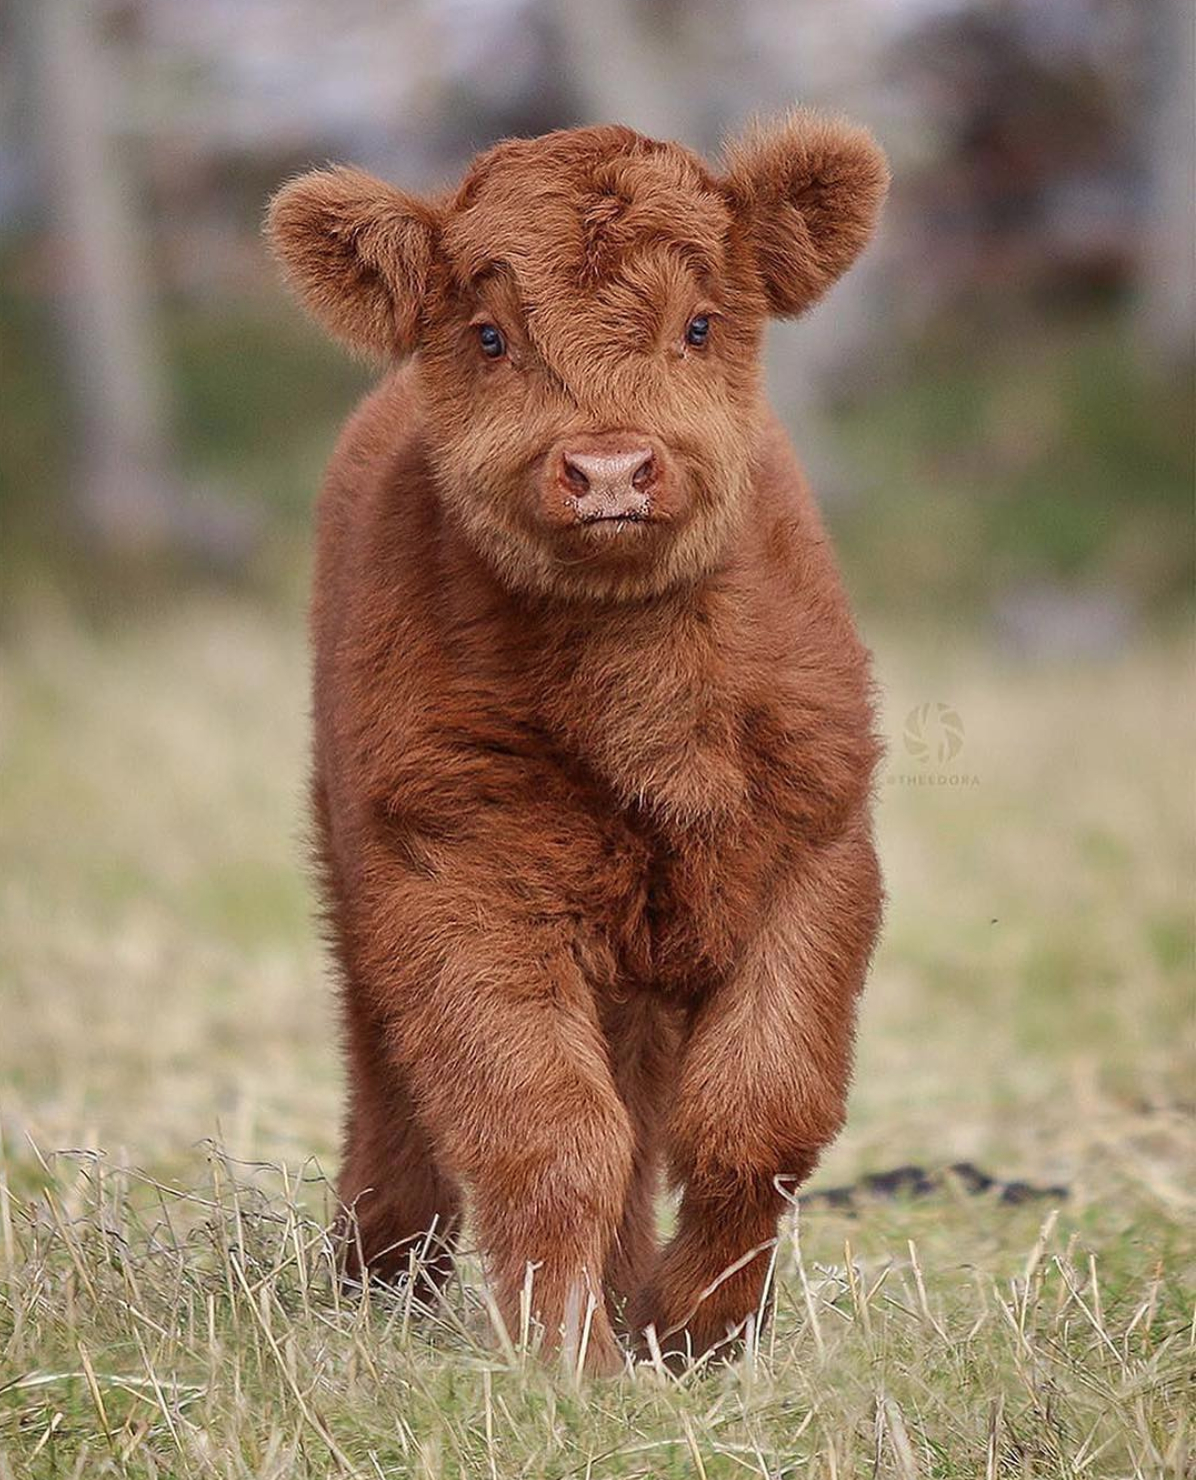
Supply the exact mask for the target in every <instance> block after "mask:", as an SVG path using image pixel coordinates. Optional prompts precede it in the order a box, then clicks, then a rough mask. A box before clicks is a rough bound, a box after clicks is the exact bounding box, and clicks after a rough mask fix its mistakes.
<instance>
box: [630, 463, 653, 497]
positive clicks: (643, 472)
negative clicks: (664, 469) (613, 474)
mask: <svg viewBox="0 0 1196 1480" xmlns="http://www.w3.org/2000/svg"><path fill="white" fill-rule="evenodd" d="M655 481H656V459H655V458H653V457H646V458H645V459H644V460H643V462H642V463H640V465H639V467H638V468H636V470H635V472H634V473H633V474H632V476H631V486H632V488H634V489H635V490H636V492H637V493H643V491H644V489H646V488H649V487H651V485H652V484H653V483H655Z"/></svg>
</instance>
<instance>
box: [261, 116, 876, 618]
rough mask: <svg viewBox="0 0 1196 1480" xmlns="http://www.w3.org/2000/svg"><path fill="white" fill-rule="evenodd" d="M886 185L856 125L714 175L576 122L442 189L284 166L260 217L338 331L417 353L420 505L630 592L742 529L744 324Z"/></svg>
mask: <svg viewBox="0 0 1196 1480" xmlns="http://www.w3.org/2000/svg"><path fill="white" fill-rule="evenodd" d="M886 179H887V175H886V170H885V165H884V160H883V156H882V155H881V154H880V151H879V150H878V148H877V147H876V145H875V144H874V143H873V142H872V140H871V139H870V137H869V136H868V135H867V134H866V133H864V132H863V131H862V130H859V129H855V128H852V127H850V126H848V125H845V124H841V123H837V122H830V121H827V120H824V119H820V118H818V117H816V116H814V115H810V114H806V113H795V114H792V115H790V116H789V117H787V118H785V119H784V120H782V121H780V122H779V123H777V124H775V125H772V126H768V127H760V128H757V129H755V130H754V131H752V132H751V133H750V134H749V135H748V136H747V137H746V138H745V139H743V140H742V141H740V142H739V143H737V144H735V145H732V146H731V147H730V149H729V150H728V154H727V160H726V164H725V168H724V169H723V170H722V171H721V172H715V171H713V170H711V169H710V168H709V167H708V166H707V165H706V164H704V163H703V161H702V160H700V159H699V158H698V157H697V156H696V155H694V154H692V153H690V152H689V151H688V150H686V149H684V148H682V147H681V146H680V145H677V144H660V143H656V142H654V141H652V140H649V139H645V138H643V137H642V136H640V135H638V134H636V133H633V132H632V131H631V130H630V129H625V128H619V127H613V126H611V127H599V128H587V129H576V130H569V131H562V132H560V133H555V134H549V135H546V136H545V137H543V138H539V139H530V140H510V141H507V142H505V143H502V144H499V145H497V146H496V147H495V148H493V149H491V150H490V151H489V152H488V153H486V154H483V155H481V156H480V157H479V158H478V159H477V160H476V161H475V162H474V164H473V166H472V168H471V169H470V170H469V172H468V174H467V175H466V177H465V180H464V181H463V183H462V184H461V186H460V188H459V189H458V190H457V191H455V192H454V193H452V194H450V195H446V196H444V197H442V198H439V199H419V198H416V197H414V196H410V195H407V194H405V193H403V192H401V191H399V190H396V189H394V188H392V187H391V186H388V185H385V184H383V183H382V182H381V181H378V180H374V179H372V178H370V177H369V176H367V175H363V174H361V173H360V172H358V171H354V170H347V169H336V170H330V171H321V172H317V173H314V174H310V175H305V176H303V177H301V178H300V179H298V180H295V181H293V182H292V183H291V184H289V185H288V186H286V187H285V188H284V189H283V190H282V191H281V192H280V193H279V194H278V195H277V196H276V197H275V199H274V201H273V203H272V205H271V210H270V219H269V231H270V235H271V239H272V241H273V244H274V247H275V250H276V252H277V253H278V255H279V257H280V259H281V261H282V263H283V267H284V270H285V272H286V273H287V275H288V277H289V278H290V280H291V282H292V284H293V285H294V286H295V288H296V290H297V291H298V293H299V295H300V296H301V298H302V299H303V300H304V302H305V303H306V305H307V306H308V308H309V309H310V310H311V311H312V312H313V313H314V315H315V316H316V317H317V319H319V320H320V321H321V322H322V323H323V324H324V325H325V326H326V327H327V328H328V329H329V330H330V331H331V332H332V333H333V334H334V335H336V336H337V337H338V338H340V339H342V340H344V341H345V342H346V343H348V344H349V345H350V346H351V347H352V348H354V349H357V350H360V351H365V352H368V353H371V354H375V355H379V356H384V357H388V358H392V359H399V358H403V357H405V356H408V355H411V354H415V355H416V357H417V379H418V394H419V397H420V402H421V417H422V424H423V426H424V429H425V435H426V437H427V439H428V442H429V454H430V462H431V466H432V468H433V471H434V473H435V476H436V480H437V487H438V490H439V493H440V496H441V498H442V499H443V501H444V503H445V505H446V507H447V508H448V510H449V511H450V512H451V514H452V515H453V516H454V517H455V518H456V519H457V521H458V522H459V524H460V526H461V528H462V529H463V530H464V531H465V533H466V535H467V537H468V538H469V539H470V540H471V542H472V543H473V545H474V546H475V548H476V549H477V550H478V552H479V553H480V554H481V555H482V556H483V557H484V558H485V559H487V560H488V561H489V562H490V563H491V565H492V566H493V567H494V568H495V569H496V570H497V572H498V574H499V576H500V577H501V578H502V579H503V580H504V581H505V582H506V583H507V584H508V585H510V586H513V587H516V588H522V589H533V590H537V591H540V592H548V593H554V594H557V595H561V596H565V597H590V598H593V597H598V598H603V599H609V598H614V597H634V596H643V595H646V594H651V593H653V592H659V591H661V590H664V589H667V588H668V587H669V586H672V585H675V584H677V583H680V582H684V581H686V580H692V579H694V578H695V577H696V576H698V575H700V574H701V573H703V572H704V571H708V570H710V569H712V568H713V567H714V566H715V565H716V564H717V562H718V560H719V558H720V553H721V552H722V551H723V550H724V549H725V547H726V543H727V540H728V537H729V536H730V534H731V532H732V531H733V530H734V528H735V526H736V524H737V522H738V521H740V520H742V519H744V518H749V517H750V512H751V511H750V500H749V496H748V490H749V488H750V477H751V459H752V448H753V445H754V434H755V429H756V425H757V418H758V414H759V407H760V387H759V360H760V343H761V335H762V330H763V325H764V321H765V319H766V318H767V317H768V315H769V314H776V315H792V314H797V313H800V312H801V311H802V310H803V309H805V308H806V307H808V306H809V304H811V303H812V302H813V301H814V300H815V299H816V298H818V297H819V296H820V295H821V294H822V293H823V292H824V291H825V290H826V289H827V288H828V287H829V286H830V284H831V283H833V282H834V280H835V279H836V278H837V277H838V276H839V274H840V273H842V272H843V271H844V270H845V269H846V268H847V267H848V266H849V265H850V263H851V262H852V261H853V260H854V258H855V257H856V255H857V254H858V252H859V251H860V250H861V248H862V247H863V245H864V243H865V242H866V241H867V239H868V236H869V235H870V234H871V230H872V227H873V224H874V221H875V218H876V214H877V211H878V209H879V205H880V201H881V198H882V196H883V193H884V189H885V184H886Z"/></svg>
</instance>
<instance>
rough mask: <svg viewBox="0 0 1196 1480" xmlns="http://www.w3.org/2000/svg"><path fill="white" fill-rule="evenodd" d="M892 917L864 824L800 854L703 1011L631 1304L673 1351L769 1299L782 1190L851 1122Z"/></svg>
mask: <svg viewBox="0 0 1196 1480" xmlns="http://www.w3.org/2000/svg"><path fill="white" fill-rule="evenodd" d="M879 913H880V883H879V876H878V873H877V868H876V862H875V856H874V854H873V850H872V845H871V841H870V839H869V837H868V836H867V834H866V832H865V831H864V830H863V827H862V825H861V828H860V830H859V831H858V832H856V833H852V834H850V835H848V836H846V837H844V838H842V839H840V840H839V841H838V842H835V843H833V844H830V845H824V846H822V847H820V848H818V849H817V850H811V852H810V854H809V856H808V857H806V858H804V859H802V860H801V862H800V864H799V865H796V866H795V868H794V870H793V873H792V876H791V877H790V878H789V879H788V881H787V883H786V886H785V887H784V889H782V890H781V891H780V892H779V897H778V899H777V902H776V906H775V908H774V911H773V912H772V914H771V917H770V920H769V922H768V923H767V924H766V925H765V926H764V928H763V929H762V930H761V932H760V934H759V936H758V937H757V939H756V940H755V941H754V942H753V944H752V946H751V948H750V950H749V951H748V953H747V955H746V957H745V960H744V962H743V964H742V967H741V969H740V971H739V972H738V973H737V974H736V976H735V977H734V978H733V979H731V980H729V981H727V982H726V983H724V984H723V985H722V986H721V987H720V988H719V989H718V990H717V991H716V992H715V994H714V995H713V996H712V997H711V998H710V999H709V1000H708V1001H707V1002H705V1003H704V1004H703V1006H702V1007H701V1009H700V1010H699V1011H698V1013H697V1014H696V1016H695V1019H694V1022H693V1024H692V1027H691V1029H690V1033H689V1037H688V1041H687V1043H686V1045H685V1048H684V1052H683V1059H682V1065H681V1075H680V1083H679V1088H678V1094H677V1099H676V1102H675V1104H674V1107H673V1111H672V1114H671V1117H670V1122H669V1129H668V1140H669V1149H670V1155H671V1161H672V1167H673V1173H674V1176H675V1178H676V1180H677V1181H678V1182H679V1183H680V1184H681V1185H682V1187H683V1189H684V1190H683V1193H682V1199H681V1206H680V1209H679V1213H678V1223H677V1231H676V1234H675V1235H674V1237H673V1239H672V1240H671V1242H670V1243H669V1244H668V1246H667V1247H666V1248H665V1249H664V1250H663V1251H662V1253H661V1255H660V1257H659V1259H658V1260H657V1263H656V1265H655V1267H654V1269H653V1271H652V1274H651V1275H650V1277H649V1279H648V1282H647V1284H646V1286H645V1288H644V1289H643V1290H642V1291H641V1292H640V1295H639V1297H638V1299H637V1301H636V1302H635V1306H634V1315H635V1327H636V1329H637V1330H638V1331H640V1332H641V1333H642V1332H644V1331H645V1329H646V1328H647V1327H648V1326H649V1325H652V1326H654V1327H655V1332H656V1339H657V1340H658V1341H659V1343H660V1347H661V1350H662V1351H663V1352H664V1353H665V1355H666V1357H667V1358H669V1359H670V1360H671V1361H673V1362H674V1363H684V1361H686V1360H688V1359H691V1358H693V1357H696V1356H699V1355H701V1354H702V1353H704V1352H706V1351H709V1350H711V1349H712V1348H716V1347H720V1346H722V1345H724V1344H733V1342H734V1339H735V1337H736V1336H737V1335H739V1334H741V1332H742V1330H743V1328H744V1325H745V1323H746V1321H747V1318H748V1317H749V1316H751V1315H752V1314H753V1312H755V1311H756V1310H757V1309H758V1307H759V1304H760V1301H761V1298H762V1295H763V1293H764V1288H763V1287H764V1281H765V1278H766V1276H767V1271H768V1265H769V1259H770V1255H771V1245H772V1241H773V1240H774V1239H775V1237H776V1232H777V1223H778V1219H779V1216H780V1214H781V1212H782V1211H783V1210H784V1207H785V1206H786V1196H785V1194H786V1193H791V1192H792V1190H793V1189H794V1188H796V1187H797V1186H798V1185H799V1184H800V1183H801V1182H802V1181H804V1180H805V1178H806V1177H807V1176H808V1175H809V1174H810V1172H811V1171H812V1170H813V1168H814V1166H815V1164H816V1163H817V1160H818V1156H819V1154H820V1152H821V1150H822V1148H823V1147H824V1146H825V1145H827V1143H828V1142H830V1141H831V1140H833V1138H834V1137H835V1135H836V1134H837V1132H838V1130H839V1128H840V1126H841V1124H842V1121H843V1114H844V1107H845V1102H846V1095H847V1088H848V1082H849V1079H850V1073H851V1054H852V1041H853V1037H854V1025H855V1006H856V999H857V996H858V994H859V990H860V987H861V986H862V984H863V979H864V974H865V972H866V970H867V964H868V958H869V955H870V953H871V950H872V944H873V941H874V938H875V935H876V931H877V927H878V924H879ZM782 1187H783V1188H784V1192H782V1190H781V1188H782Z"/></svg>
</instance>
